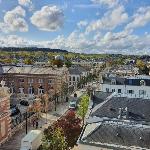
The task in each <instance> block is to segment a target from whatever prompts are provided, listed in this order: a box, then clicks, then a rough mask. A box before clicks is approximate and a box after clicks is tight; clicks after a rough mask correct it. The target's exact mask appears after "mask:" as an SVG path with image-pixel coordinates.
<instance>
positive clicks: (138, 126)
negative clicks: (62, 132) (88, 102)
mask: <svg viewBox="0 0 150 150" xmlns="http://www.w3.org/2000/svg"><path fill="white" fill-rule="evenodd" d="M149 107H150V99H143V98H128V97H125V96H124V97H117V94H116V93H112V94H111V93H107V92H98V91H97V92H95V95H94V101H93V107H92V108H91V107H90V109H89V111H90V113H88V114H89V115H88V116H87V117H86V124H85V126H84V127H83V130H82V133H81V135H80V137H79V139H78V148H79V149H82V150H91V149H93V150H100V149H111V150H112V149H119V150H131V149H132V150H136V149H140V150H142V149H150V143H149V140H150V136H149V135H150V126H149V122H150V109H149Z"/></svg>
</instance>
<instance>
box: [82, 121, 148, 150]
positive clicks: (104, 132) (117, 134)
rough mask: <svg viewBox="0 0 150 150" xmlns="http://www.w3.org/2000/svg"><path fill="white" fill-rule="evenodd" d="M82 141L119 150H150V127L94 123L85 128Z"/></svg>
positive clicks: (118, 123)
mask: <svg viewBox="0 0 150 150" xmlns="http://www.w3.org/2000/svg"><path fill="white" fill-rule="evenodd" d="M80 140H81V141H82V142H83V143H86V144H89V145H90V144H96V145H97V146H98V145H107V146H108V147H109V146H111V147H114V148H113V149H118V150H119V149H126V148H127V149H133V147H142V148H146V149H147V148H150V142H149V141H150V127H149V126H147V125H140V124H134V125H132V124H126V123H122V122H112V123H109V122H107V121H106V122H101V123H93V124H88V125H87V126H86V127H85V130H84V133H83V134H82V137H81V138H80ZM132 146H133V147H132ZM115 147H118V148H115ZM119 147H120V148H119ZM121 147H124V148H121ZM125 147H126V148H125ZM129 147H130V148H129Z"/></svg>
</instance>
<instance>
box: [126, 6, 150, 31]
mask: <svg viewBox="0 0 150 150" xmlns="http://www.w3.org/2000/svg"><path fill="white" fill-rule="evenodd" d="M149 22H150V7H141V8H139V9H138V10H137V12H136V14H134V16H133V20H132V21H131V22H130V23H129V24H127V26H126V29H134V28H137V27H142V26H145V25H146V24H147V23H149Z"/></svg>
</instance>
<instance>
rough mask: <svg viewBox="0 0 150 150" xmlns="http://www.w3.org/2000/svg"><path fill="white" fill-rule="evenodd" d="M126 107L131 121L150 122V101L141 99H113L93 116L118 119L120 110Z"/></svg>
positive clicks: (94, 112) (103, 104)
mask: <svg viewBox="0 0 150 150" xmlns="http://www.w3.org/2000/svg"><path fill="white" fill-rule="evenodd" d="M96 107H97V106H96ZM126 107H127V108H128V113H129V118H130V119H133V120H134V119H135V120H145V121H150V109H149V108H150V100H149V99H141V98H127V97H111V98H110V99H109V100H106V101H104V102H103V103H102V105H99V108H98V109H96V110H95V111H93V112H92V116H97V117H109V118H118V116H119V108H123V109H125V108H126ZM93 110H94V109H93Z"/></svg>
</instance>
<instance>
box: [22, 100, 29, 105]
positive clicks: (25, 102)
mask: <svg viewBox="0 0 150 150" xmlns="http://www.w3.org/2000/svg"><path fill="white" fill-rule="evenodd" d="M20 105H23V106H29V102H28V101H25V100H22V101H21V102H20Z"/></svg>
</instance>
